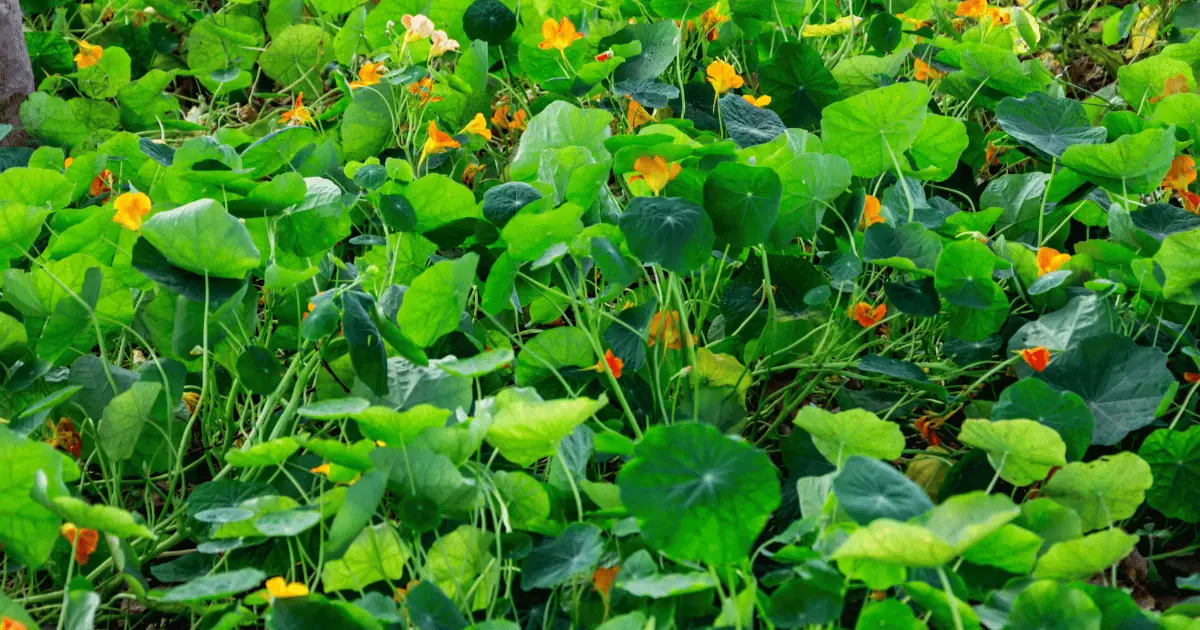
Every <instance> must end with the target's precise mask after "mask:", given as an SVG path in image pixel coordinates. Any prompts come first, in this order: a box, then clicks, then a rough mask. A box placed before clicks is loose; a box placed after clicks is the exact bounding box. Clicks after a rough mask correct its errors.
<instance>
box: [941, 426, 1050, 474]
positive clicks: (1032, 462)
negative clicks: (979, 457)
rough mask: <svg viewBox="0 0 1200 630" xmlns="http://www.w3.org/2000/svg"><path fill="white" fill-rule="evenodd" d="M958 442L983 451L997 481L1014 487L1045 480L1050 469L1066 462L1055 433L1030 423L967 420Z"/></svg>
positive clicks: (1048, 428)
mask: <svg viewBox="0 0 1200 630" xmlns="http://www.w3.org/2000/svg"><path fill="white" fill-rule="evenodd" d="M958 439H959V440H960V441H961V442H962V443H963V444H969V445H971V446H975V447H978V448H981V449H983V450H985V451H987V454H988V461H989V462H991V464H992V467H993V468H995V469H997V470H998V471H999V473H1000V478H1001V479H1004V480H1005V481H1007V482H1009V483H1011V484H1013V485H1014V486H1027V485H1029V484H1031V483H1033V482H1035V481H1040V480H1042V479H1045V478H1046V475H1047V474H1048V473H1049V472H1050V469H1051V468H1053V467H1055V466H1065V465H1066V463H1067V460H1066V451H1067V446H1066V444H1064V443H1063V440H1062V438H1061V437H1059V435H1058V432H1057V431H1055V430H1054V429H1052V428H1050V427H1048V426H1045V425H1041V424H1038V423H1037V422H1034V421H1033V420H998V421H996V422H988V421H987V420H967V421H966V422H964V423H963V425H962V432H961V433H959V435H958Z"/></svg>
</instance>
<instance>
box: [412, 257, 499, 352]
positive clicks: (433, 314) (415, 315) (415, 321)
mask: <svg viewBox="0 0 1200 630" xmlns="http://www.w3.org/2000/svg"><path fill="white" fill-rule="evenodd" d="M478 262H479V255H478V254H475V253H470V254H467V255H466V256H463V257H462V258H458V259H456V260H443V261H442V262H439V263H437V264H436V265H434V266H432V267H430V268H429V269H426V270H425V271H424V272H422V273H421V275H419V276H417V277H416V279H414V280H413V282H412V284H411V285H410V286H409V287H408V291H406V292H405V293H404V302H403V303H401V304H400V312H399V313H398V314H397V316H396V323H397V324H399V326H400V330H401V332H403V333H404V336H406V337H408V339H409V340H411V341H412V342H413V343H415V344H417V345H418V346H421V347H422V348H428V347H429V346H432V345H433V344H434V343H435V342H437V340H438V339H441V338H442V337H444V336H446V335H447V334H449V333H450V332H452V331H453V330H454V329H455V328H457V327H458V319H459V316H460V314H461V313H462V311H463V309H464V308H466V306H467V294H468V292H469V291H470V290H471V286H472V284H473V283H474V282H475V266H476V264H478Z"/></svg>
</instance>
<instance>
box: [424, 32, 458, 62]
mask: <svg viewBox="0 0 1200 630" xmlns="http://www.w3.org/2000/svg"><path fill="white" fill-rule="evenodd" d="M451 50H458V40H456V39H450V36H449V35H447V34H446V31H434V32H433V46H432V47H431V48H430V49H429V58H430V59H433V58H434V57H441V56H442V55H443V54H445V53H447V52H449V51H451Z"/></svg>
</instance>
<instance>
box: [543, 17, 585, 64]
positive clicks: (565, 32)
mask: <svg viewBox="0 0 1200 630" xmlns="http://www.w3.org/2000/svg"><path fill="white" fill-rule="evenodd" d="M580 39H583V33H580V32H578V31H576V30H575V25H574V24H572V23H571V20H568V19H567V18H565V17H564V18H563V19H562V21H561V22H557V23H556V22H555V21H554V20H553V19H547V20H546V21H545V22H542V42H541V43H540V44H538V48H541V49H542V50H550V49H551V48H557V49H558V50H559V51H560V52H562V53H563V54H564V55H565V54H566V50H567V48H569V47H570V46H571V44H573V43H575V42H576V41H577V40H580Z"/></svg>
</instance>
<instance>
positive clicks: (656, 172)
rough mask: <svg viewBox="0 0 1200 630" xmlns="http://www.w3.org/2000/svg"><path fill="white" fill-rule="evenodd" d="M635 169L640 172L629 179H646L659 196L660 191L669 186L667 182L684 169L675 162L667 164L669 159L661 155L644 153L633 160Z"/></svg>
mask: <svg viewBox="0 0 1200 630" xmlns="http://www.w3.org/2000/svg"><path fill="white" fill-rule="evenodd" d="M633 170H635V171H637V172H638V174H637V175H634V176H633V177H631V178H630V179H629V181H635V180H638V179H642V180H645V181H646V185H647V186H649V187H650V190H652V191H654V195H655V196H658V193H660V192H662V189H664V188H666V187H667V183H668V182H670V181H671V180H673V179H675V178H676V177H677V176H678V175H679V173H680V172H681V171H683V167H681V166H679V165H678V164H675V163H674V162H672V163H671V164H667V161H666V160H664V159H663V157H662V156H661V155H655V156H653V157H651V156H648V155H643V156H642V157H640V158H638V159H636V160H634V161H633Z"/></svg>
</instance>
